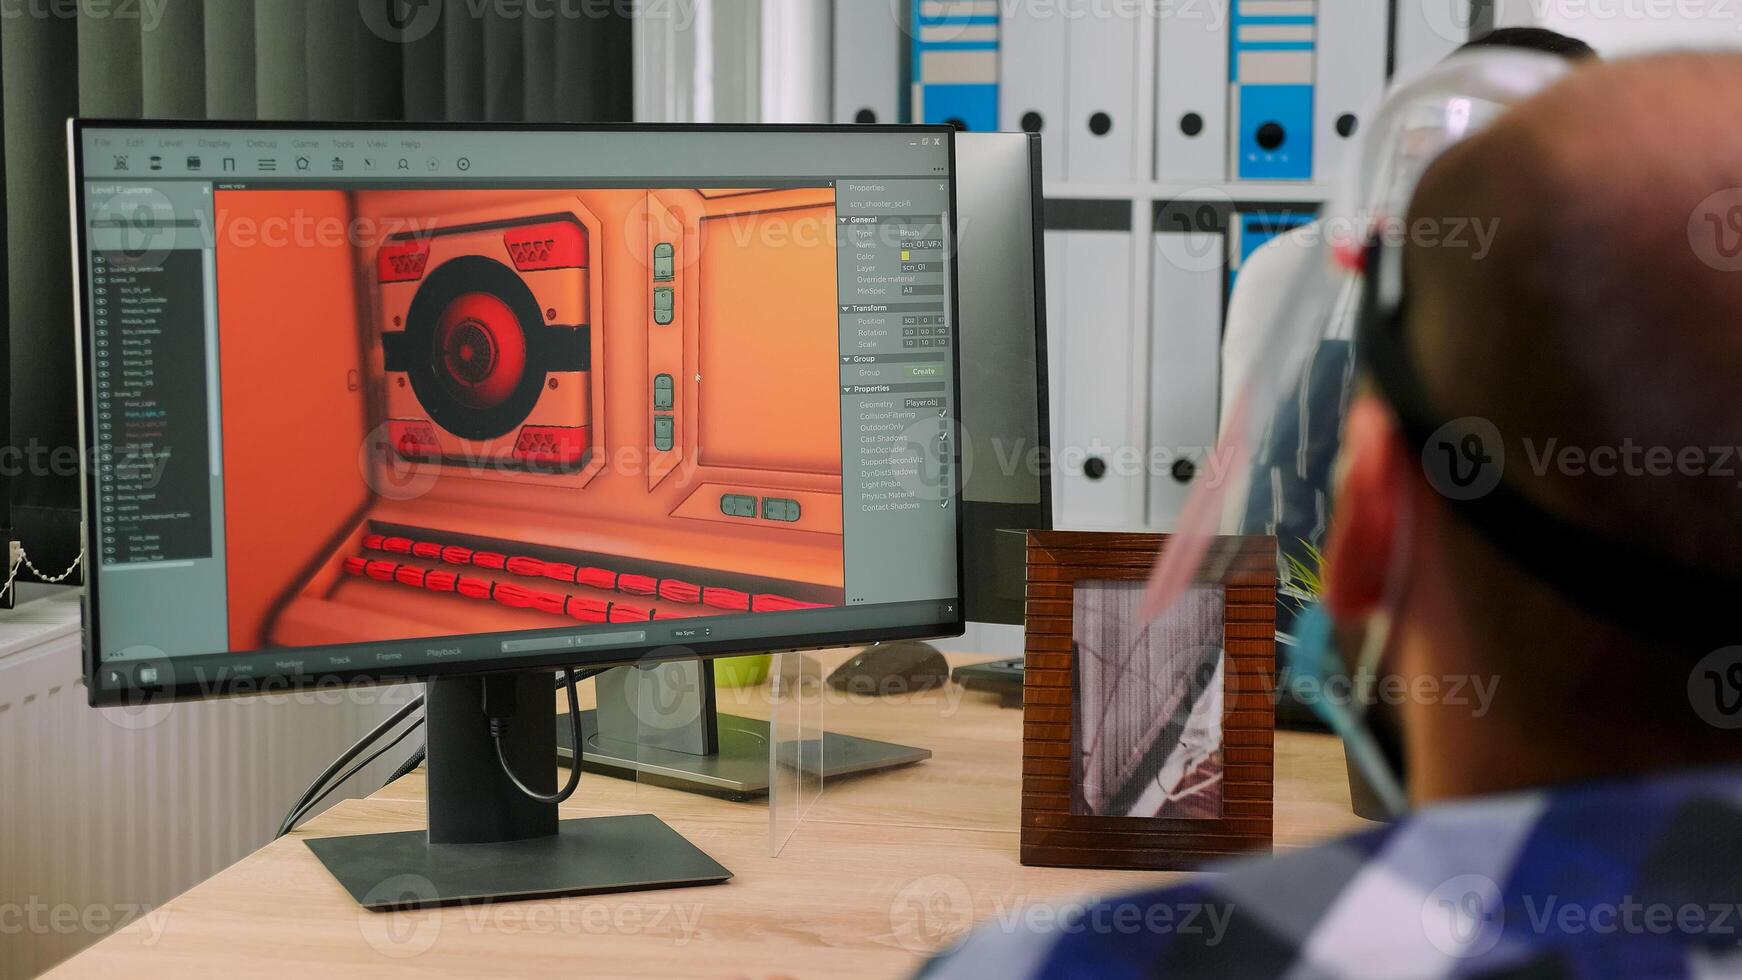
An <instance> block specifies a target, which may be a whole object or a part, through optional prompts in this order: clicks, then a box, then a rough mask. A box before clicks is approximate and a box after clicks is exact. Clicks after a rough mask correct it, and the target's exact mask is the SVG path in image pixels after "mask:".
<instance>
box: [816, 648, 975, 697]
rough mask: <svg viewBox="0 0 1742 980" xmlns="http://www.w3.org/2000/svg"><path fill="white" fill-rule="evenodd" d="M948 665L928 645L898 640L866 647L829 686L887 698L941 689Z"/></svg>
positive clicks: (855, 655) (849, 661)
mask: <svg viewBox="0 0 1742 980" xmlns="http://www.w3.org/2000/svg"><path fill="white" fill-rule="evenodd" d="M949 679H950V665H949V663H948V661H946V660H944V655H943V654H941V653H939V652H938V651H937V648H936V647H934V646H932V645H931V644H929V643H916V642H912V641H901V642H897V643H881V644H878V645H877V646H870V647H866V648H865V649H863V650H860V651H859V652H858V653H856V654H854V655H853V658H852V659H851V660H848V661H847V662H846V663H844V664H842V665H841V666H840V667H838V668H836V669H835V672H834V673H832V674H830V675H829V686H830V687H832V688H834V689H835V690H837V691H845V692H847V693H849V694H862V695H866V696H869V697H886V696H888V695H892V694H914V693H918V692H920V691H929V690H931V689H932V688H935V687H942V686H943V684H944V682H945V681H947V680H949Z"/></svg>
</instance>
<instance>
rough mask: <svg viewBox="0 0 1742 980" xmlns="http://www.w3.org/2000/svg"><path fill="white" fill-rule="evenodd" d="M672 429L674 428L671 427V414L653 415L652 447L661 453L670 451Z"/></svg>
mask: <svg viewBox="0 0 1742 980" xmlns="http://www.w3.org/2000/svg"><path fill="white" fill-rule="evenodd" d="M674 431H676V430H675V429H674V427H673V422H672V418H671V416H669V415H655V416H654V417H653V448H654V449H656V450H658V451H659V452H662V453H668V452H671V443H672V433H673V432H674Z"/></svg>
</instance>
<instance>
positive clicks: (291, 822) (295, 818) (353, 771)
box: [279, 718, 423, 837]
mask: <svg viewBox="0 0 1742 980" xmlns="http://www.w3.org/2000/svg"><path fill="white" fill-rule="evenodd" d="M422 727H423V719H422V718H419V719H418V720H417V721H415V722H413V723H412V724H411V725H409V726H407V727H406V729H405V731H403V732H400V733H399V734H398V735H396V736H394V738H393V741H391V742H388V743H387V744H386V745H383V746H382V747H381V748H380V749H379V750H378V751H376V753H375V754H374V755H372V756H370V757H369V758H367V759H364V760H363V761H362V762H359V763H357V764H356V765H354V766H352V767H351V768H350V769H349V770H348V771H346V773H345V774H344V775H343V776H340V777H339V778H338V779H335V780H333V782H332V783H331V784H330V785H329V786H327V788H326V789H324V790H322V791H321V793H320V795H319V796H316V797H315V798H314V799H312V800H309V801H308V802H307V803H305V804H303V807H302V809H300V810H298V811H297V812H295V813H293V814H291V815H290V816H289V817H288V818H287V824H288V826H287V827H286V829H285V831H284V833H285V834H288V833H290V831H292V830H295V829H296V825H297V824H298V823H299V822H300V821H301V820H302V818H303V817H306V816H308V814H309V811H310V810H313V809H314V808H315V807H317V806H320V804H321V801H322V800H324V799H326V798H327V797H329V796H331V795H333V792H334V791H335V790H337V789H338V788H339V787H340V786H343V785H345V783H346V782H347V781H349V780H350V778H351V777H352V776H355V775H357V774H358V773H360V772H362V771H363V770H364V769H366V768H368V767H369V765H370V764H371V763H373V762H374V761H375V760H376V759H379V758H381V757H382V756H384V755H386V754H387V753H389V752H392V751H393V747H394V746H396V745H398V744H399V743H400V742H403V741H405V739H406V738H407V736H409V735H410V734H411V733H412V732H415V731H417V730H418V729H419V728H422ZM279 836H280V837H283V836H284V834H279Z"/></svg>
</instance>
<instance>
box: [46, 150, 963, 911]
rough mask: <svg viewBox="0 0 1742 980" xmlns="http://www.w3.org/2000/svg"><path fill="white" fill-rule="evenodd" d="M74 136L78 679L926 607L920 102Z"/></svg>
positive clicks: (561, 649)
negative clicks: (868, 112) (83, 569)
mask: <svg viewBox="0 0 1742 980" xmlns="http://www.w3.org/2000/svg"><path fill="white" fill-rule="evenodd" d="M70 141H71V146H70V151H71V159H72V179H73V187H72V192H73V198H74V205H75V218H74V220H75V226H76V227H75V229H74V233H75V256H76V265H77V272H78V287H79V294H80V298H79V330H80V343H79V349H80V357H81V368H80V370H81V382H82V391H81V399H80V404H81V409H82V414H83V418H82V433H83V437H84V440H85V445H84V447H83V448H84V450H85V452H86V454H87V458H88V459H89V460H91V464H92V465H90V466H89V467H87V476H86V480H85V485H84V494H85V499H84V506H85V514H86V546H87V552H88V554H89V555H90V556H91V564H92V567H93V574H92V575H91V577H90V581H89V585H88V595H87V598H86V602H87V608H86V611H85V627H86V630H85V644H86V649H85V657H86V662H85V666H86V673H87V682H88V686H89V691H90V700H91V702H92V703H93V704H96V705H106V704H116V703H121V702H124V701H137V700H141V699H155V698H161V699H181V698H201V697H213V696H224V695H233V694H244V693H251V692H255V691H261V690H275V689H286V688H299V687H306V686H311V685H330V684H349V683H382V682H391V681H398V680H406V679H430V680H431V682H432V683H431V687H430V705H429V710H430V714H429V725H430V732H431V745H430V748H431V751H430V759H431V773H430V779H431V801H432V806H431V830H430V833H429V840H430V841H435V842H438V843H439V842H441V840H446V841H456V840H471V839H485V840H487V839H490V838H491V835H492V834H495V835H497V836H500V835H501V833H509V834H511V835H517V836H519V837H537V838H549V839H556V837H557V836H558V835H556V831H555V818H554V813H555V811H554V807H551V808H549V811H548V813H546V812H545V811H544V810H543V809H540V810H538V811H537V812H536V813H533V814H530V815H529V814H527V813H518V812H517V813H509V814H507V815H506V816H504V815H503V814H501V813H498V814H496V816H495V817H494V818H492V819H485V820H481V821H480V820H464V819H458V818H456V819H454V820H449V819H448V818H447V817H446V816H444V815H443V814H442V813H441V812H438V809H439V808H438V807H437V805H436V804H437V802H438V797H440V796H444V795H445V794H444V793H443V792H442V790H441V788H440V787H439V786H438V782H443V781H444V780H446V783H445V785H454V786H456V787H457V783H455V782H453V780H454V779H456V778H457V777H458V776H460V775H461V774H462V773H461V769H462V768H463V767H462V766H457V765H455V764H452V763H448V764H445V763H444V759H443V753H442V752H438V751H437V750H438V748H442V749H443V750H444V751H445V752H446V754H447V755H448V756H449V758H456V757H463V756H466V755H467V753H468V752H472V751H473V750H474V749H475V750H477V751H478V752H479V753H481V755H480V758H479V760H478V761H479V767H478V771H476V772H470V773H465V774H464V775H466V776H467V777H468V778H469V779H484V780H485V781H484V782H481V783H475V784H473V785H471V786H470V787H469V788H468V789H466V790H465V792H464V793H463V794H459V793H456V794H455V795H467V796H470V797H473V798H488V797H491V796H493V795H495V790H497V789H503V790H504V791H503V793H502V795H504V796H512V795H514V794H513V792H512V790H508V789H506V788H505V786H504V785H503V784H501V781H500V779H498V778H496V777H497V776H498V775H499V774H497V773H496V772H495V771H494V768H493V763H490V762H489V760H488V759H487V758H485V757H487V756H488V751H487V750H488V747H489V744H490V742H489V741H488V738H487V736H486V735H485V733H483V732H482V731H479V732H477V733H473V732H472V730H471V729H472V728H476V727H480V726H478V725H477V724H475V722H476V721H477V718H476V717H473V716H476V715H477V713H478V711H479V710H480V709H479V707H478V701H479V699H480V698H490V697H492V693H491V688H492V684H491V683H486V682H485V681H481V680H479V678H480V677H482V676H484V675H498V674H510V673H514V672H520V674H521V676H523V677H533V676H538V675H534V674H533V673H532V672H536V671H544V672H545V673H544V674H543V675H542V683H543V692H544V693H543V694H542V695H539V696H537V698H536V699H537V700H541V701H542V704H541V705H539V706H538V707H539V708H542V712H541V713H538V714H537V715H536V716H535V717H536V719H537V720H536V724H533V723H530V722H529V724H528V725H525V726H519V727H521V728H523V729H529V730H532V731H536V733H537V735H538V736H539V737H537V738H532V737H530V736H529V737H528V740H527V744H526V745H523V746H520V747H519V748H518V749H517V750H516V751H522V752H524V753H527V754H526V755H525V756H524V759H526V760H531V761H530V762H528V764H527V765H525V766H524V767H523V768H521V770H520V771H521V772H523V773H538V774H542V773H549V774H550V778H551V779H554V772H555V767H554V764H546V763H547V762H549V761H550V760H551V759H552V757H551V756H550V755H549V753H550V752H551V751H554V749H553V748H552V747H551V746H550V745H547V744H545V743H548V742H550V741H551V739H550V738H549V736H550V727H549V724H550V723H549V713H548V712H549V710H550V707H549V706H550V701H548V700H542V699H543V698H547V697H549V690H548V687H549V684H548V678H549V674H548V671H550V670H551V669H553V668H566V667H595V666H604V665H612V664H624V663H640V662H647V661H650V660H651V661H658V660H675V659H683V658H693V657H698V656H700V657H712V656H718V655H721V654H731V653H742V652H761V651H767V650H781V649H800V648H809V647H827V646H840V645H844V644H856V643H864V642H869V641H874V640H881V639H902V638H914V637H925V636H948V635H958V634H960V632H961V631H962V625H963V606H962V594H963V583H962V567H961V561H960V549H961V509H960V507H959V503H958V486H957V480H958V473H959V459H960V455H961V450H960V449H959V447H957V446H956V444H955V440H953V439H952V438H951V437H950V434H949V426H948V422H949V421H950V420H951V419H952V418H953V417H954V416H955V414H956V413H957V412H958V411H959V409H960V397H959V391H960V382H959V378H958V366H957V363H956V362H957V347H956V332H957V331H956V324H957V309H956V307H957V293H956V265H955V258H954V247H953V242H954V238H955V233H956V232H955V224H956V219H955V215H956V210H957V209H956V203H955V194H956V180H955V162H954V153H955V148H954V141H953V136H952V133H951V131H950V130H949V129H948V128H947V127H863V126H860V127H778V128H777V127H725V126H710V127H651V126H626V127H534V126H512V127H484V126H470V125H466V126H447V127H412V126H391V125H378V124H369V125H357V126H349V125H335V124H318V125H315V124H303V125H278V124H233V123H209V124H205V123H154V122H119V121H90V120H85V121H75V122H73V123H72V126H71V131H70ZM496 686H498V687H499V686H500V684H497V685H496ZM528 690H532V689H531V688H528ZM439 691H449V692H452V693H451V694H450V695H444V696H442V697H438V696H437V695H438V692H439ZM496 700H497V702H498V705H499V706H500V704H501V703H503V701H504V699H502V698H497V699H496ZM444 705H449V706H450V707H443V706H444ZM532 710H535V711H536V710H537V709H536V708H535V709H532ZM462 715H465V716H467V717H466V719H461V717H460V716H462ZM444 729H449V730H446V731H444ZM459 729H463V730H464V734H463V735H462V736H456V735H455V734H454V730H459ZM456 740H457V741H460V742H463V743H464V744H465V746H469V748H468V747H461V748H455V747H454V746H453V745H452V744H451V743H453V742H455V741H456ZM444 769H446V771H447V773H446V774H445V775H441V776H438V772H439V771H442V770H444ZM484 770H489V772H488V773H485V772H484ZM479 805H482V806H494V805H495V804H491V803H482V804H479ZM509 805H511V804H503V806H509ZM513 805H518V804H513ZM480 827H482V828H483V829H479V828H480ZM505 827H506V828H508V829H507V830H504V829H503V828H505ZM528 827H533V828H535V829H538V830H539V831H540V832H539V833H535V834H529V833H527V832H526V830H527V828H528ZM566 833H567V828H566V827H565V828H564V834H566ZM438 838H439V840H438ZM698 853H699V852H698ZM545 863H548V862H545ZM378 865H379V862H377V866H378ZM329 866H331V862H329ZM335 870H337V869H335ZM677 877H681V876H677ZM677 877H674V879H673V880H677ZM347 884H350V882H347ZM597 884H598V883H597V882H594V885H597ZM639 884H643V885H644V884H645V882H640V883H639ZM459 890H460V891H462V892H465V891H468V890H469V891H471V892H476V891H477V890H478V888H477V882H475V881H473V882H470V883H466V884H465V885H464V886H463V887H460V888H459ZM553 890H555V891H561V890H565V889H562V888H556V887H550V888H546V889H545V891H546V892H549V891H553ZM570 890H572V889H570ZM591 890H600V889H599V888H597V887H593V888H591Z"/></svg>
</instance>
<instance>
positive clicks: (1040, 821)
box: [1021, 531, 1276, 870]
mask: <svg viewBox="0 0 1742 980" xmlns="http://www.w3.org/2000/svg"><path fill="white" fill-rule="evenodd" d="M1167 542H1168V539H1167V537H1166V536H1165V535H1153V534H1123V533H1093V532H1062V531H1035V532H1031V533H1030V534H1029V541H1028V586H1027V666H1026V670H1025V690H1024V716H1023V721H1024V735H1023V793H1022V836H1021V857H1022V862H1023V863H1024V864H1036V865H1052V866H1061V867H1095V868H1135V869H1148V870H1184V869H1190V868H1196V867H1199V866H1201V865H1202V864H1204V863H1206V862H1208V861H1213V860H1216V859H1218V858H1223V857H1228V856H1231V855H1236V854H1244V853H1249V852H1253V851H1265V850H1268V849H1269V848H1270V845H1271V837H1272V813H1273V791H1274V785H1275V771H1274V764H1275V741H1274V739H1275V714H1274V704H1273V702H1272V699H1271V687H1272V681H1273V677H1274V673H1273V671H1274V663H1275V647H1276V643H1275V628H1276V626H1275V623H1276V605H1275V603H1276V564H1275V563H1276V557H1275V556H1276V546H1275V540H1274V539H1272V538H1257V537H1252V538H1244V537H1242V538H1223V539H1218V541H1217V542H1216V543H1215V544H1214V545H1213V546H1212V547H1213V551H1212V559H1211V560H1210V561H1208V562H1206V563H1205V564H1206V567H1208V568H1215V569H1218V570H1219V571H1218V572H1217V573H1216V574H1215V575H1214V576H1213V578H1205V579H1204V580H1201V581H1199V582H1196V583H1194V584H1193V585H1192V586H1191V587H1190V588H1189V589H1188V590H1187V592H1186V593H1185V595H1184V596H1183V597H1182V598H1181V600H1180V601H1178V602H1176V603H1174V605H1173V607H1172V608H1171V609H1169V610H1168V611H1167V612H1165V613H1163V614H1162V615H1161V616H1160V617H1158V618H1157V619H1155V620H1154V621H1145V619H1144V617H1143V613H1142V606H1143V590H1144V585H1145V582H1146V581H1147V579H1148V577H1149V574H1150V572H1151V571H1152V570H1153V568H1154V566H1155V559H1156V556H1157V555H1158V554H1159V553H1160V552H1161V549H1163V548H1165V547H1166V546H1167Z"/></svg>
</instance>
